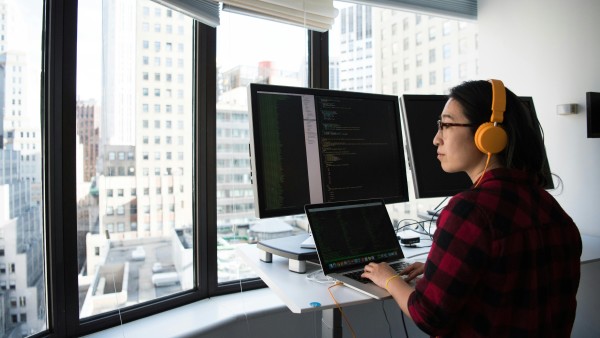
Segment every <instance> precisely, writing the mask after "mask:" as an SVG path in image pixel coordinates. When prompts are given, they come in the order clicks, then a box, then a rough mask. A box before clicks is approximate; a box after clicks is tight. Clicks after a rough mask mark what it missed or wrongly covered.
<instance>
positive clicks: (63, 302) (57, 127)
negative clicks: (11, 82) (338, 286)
mask: <svg viewBox="0 0 600 338" xmlns="http://www.w3.org/2000/svg"><path fill="white" fill-rule="evenodd" d="M77 7H78V5H77V1H67V0H45V1H44V10H43V13H44V14H43V16H44V18H43V29H44V34H43V37H42V40H43V42H42V73H43V74H42V80H41V81H42V86H41V93H40V94H41V102H42V104H41V105H42V110H41V121H42V133H43V135H42V149H43V177H44V180H43V187H44V216H43V219H44V225H43V228H44V241H45V244H46V252H45V254H46V263H45V264H46V307H47V320H48V329H47V330H46V331H43V332H40V333H38V334H35V335H34V336H50V337H67V336H68V337H71V336H81V335H85V334H90V333H93V332H96V331H101V330H104V329H107V328H110V327H113V326H117V325H121V324H122V323H127V322H131V321H134V320H137V319H140V318H143V317H147V316H149V315H152V314H155V313H159V312H163V311H167V310H169V309H173V308H176V307H180V306H183V305H186V304H189V303H192V302H196V301H199V300H202V299H206V298H208V297H213V296H218V295H223V294H228V293H233V292H239V289H240V281H231V282H227V283H221V284H219V283H218V273H217V227H216V220H217V203H216V201H217V191H216V166H217V165H216V115H217V113H216V110H217V109H216V96H217V95H216V90H217V67H216V44H217V30H216V28H213V27H210V26H208V25H205V24H202V23H199V22H197V21H194V23H193V31H194V33H193V54H194V68H193V76H194V78H195V79H200V80H199V81H194V84H193V88H192V91H193V93H194V94H193V114H194V121H193V123H194V127H195V134H194V136H193V139H194V148H193V151H192V152H193V156H194V159H195V160H194V165H193V170H194V175H193V176H194V181H193V184H194V186H196V187H197V189H194V196H193V203H194V204H195V205H197V206H198V207H197V208H195V209H194V211H193V219H194V224H195V229H194V248H193V250H194V253H195V262H196V263H195V264H196V269H195V275H194V281H195V287H194V288H192V289H191V290H187V291H182V292H179V293H176V294H173V295H170V296H168V297H164V298H159V299H154V300H151V301H148V302H144V303H140V304H137V305H133V306H130V307H127V308H124V309H120V310H113V311H108V312H106V313H102V314H99V315H96V316H92V317H88V318H83V319H80V318H79V297H78V287H79V286H78V278H77V275H78V273H79V271H78V268H77V232H76V228H77V216H76V215H77V196H76V184H73V179H74V178H75V177H76V163H75V162H76V161H74V160H73V159H75V158H76V82H77V81H76V80H77V75H76V74H77V72H76V64H77V14H78V9H77ZM307 34H308V54H309V65H308V69H309V71H308V72H309V74H308V77H309V86H310V87H314V88H328V84H329V55H328V44H329V41H328V33H327V32H325V33H320V32H315V31H310V30H308V31H307ZM241 284H242V287H243V289H244V290H252V289H257V288H263V287H265V286H266V285H265V284H264V283H263V282H262V281H260V279H258V278H255V279H248V280H242V281H241Z"/></svg>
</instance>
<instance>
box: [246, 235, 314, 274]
mask: <svg viewBox="0 0 600 338" xmlns="http://www.w3.org/2000/svg"><path fill="white" fill-rule="evenodd" d="M309 236H310V234H301V235H295V236H289V237H282V238H275V239H267V240H264V241H260V242H258V243H257V244H256V247H257V248H258V249H260V260H261V261H263V262H266V263H271V262H273V254H275V255H277V256H282V257H285V258H287V259H288V260H289V262H288V269H289V270H290V271H292V272H297V273H305V272H306V261H308V260H318V258H319V257H318V256H317V251H316V250H315V249H314V248H303V247H301V244H302V242H304V241H305V240H306V239H307V238H308V237H309Z"/></svg>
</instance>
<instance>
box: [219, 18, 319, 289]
mask: <svg viewBox="0 0 600 338" xmlns="http://www.w3.org/2000/svg"><path fill="white" fill-rule="evenodd" d="M274 41H277V42H276V43H273V42H274ZM307 46H308V41H307V30H306V29H304V28H300V27H295V26H290V25H285V24H281V23H275V22H271V21H266V20H263V19H257V18H253V17H249V16H244V15H239V14H232V13H228V12H221V24H220V26H219V27H218V29H217V71H218V76H217V79H218V80H217V130H219V134H218V136H217V225H216V226H217V237H218V238H217V262H218V263H217V264H218V266H217V268H218V281H219V283H222V282H227V281H231V280H237V279H240V278H247V277H253V276H254V275H253V273H252V271H250V270H249V268H247V267H245V266H244V265H243V264H240V262H239V261H238V259H236V255H235V250H234V248H235V246H237V245H240V244H245V243H255V242H257V241H258V240H261V239H263V238H273V237H278V236H279V237H281V236H289V235H291V234H294V233H298V232H306V231H307V229H306V227H304V228H301V227H299V226H298V225H297V224H296V222H295V220H293V219H284V218H281V219H277V220H275V221H274V222H275V223H277V224H278V225H277V226H273V225H272V226H266V227H265V226H263V224H264V220H262V221H261V220H257V219H256V218H255V216H254V206H253V201H254V197H253V192H252V184H251V181H250V161H249V154H248V149H249V148H248V145H249V143H250V139H249V128H250V124H249V119H248V102H247V99H248V97H247V96H248V90H247V88H246V86H247V85H248V84H249V83H268V84H285V85H290V86H299V87H305V86H307V77H308V76H307V75H308V67H307V61H306V60H307ZM269 224H273V223H269Z"/></svg>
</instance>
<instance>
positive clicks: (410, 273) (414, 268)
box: [400, 262, 425, 282]
mask: <svg viewBox="0 0 600 338" xmlns="http://www.w3.org/2000/svg"><path fill="white" fill-rule="evenodd" d="M424 270H425V264H423V263H421V262H415V263H413V264H411V265H409V266H407V267H406V269H404V270H402V271H401V272H400V275H402V276H406V277H404V280H405V281H407V282H410V281H411V280H413V279H415V278H416V277H417V276H419V275H422V274H423V271H424Z"/></svg>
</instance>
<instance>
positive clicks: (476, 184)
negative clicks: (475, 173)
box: [473, 153, 492, 188]
mask: <svg viewBox="0 0 600 338" xmlns="http://www.w3.org/2000/svg"><path fill="white" fill-rule="evenodd" d="M491 158H492V153H488V157H487V161H485V167H484V168H483V172H482V173H481V176H479V179H478V180H477V183H475V186H474V187H473V188H477V186H478V185H479V183H481V180H482V179H483V175H485V172H486V170H487V167H488V165H489V164H490V159H491Z"/></svg>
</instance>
